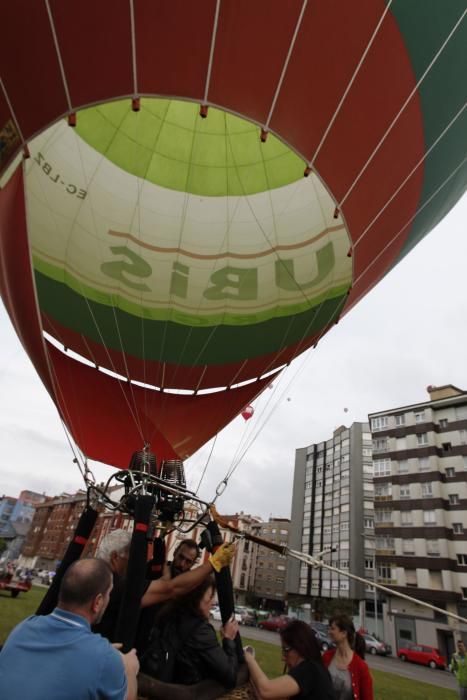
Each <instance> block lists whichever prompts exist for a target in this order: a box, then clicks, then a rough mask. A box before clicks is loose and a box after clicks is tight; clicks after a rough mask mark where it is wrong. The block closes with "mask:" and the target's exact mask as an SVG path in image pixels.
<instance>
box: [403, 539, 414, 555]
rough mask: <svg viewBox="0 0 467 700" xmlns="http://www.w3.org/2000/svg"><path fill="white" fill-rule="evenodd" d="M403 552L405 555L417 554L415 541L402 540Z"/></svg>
mask: <svg viewBox="0 0 467 700" xmlns="http://www.w3.org/2000/svg"><path fill="white" fill-rule="evenodd" d="M402 552H403V554H414V553H415V543H414V540H402Z"/></svg>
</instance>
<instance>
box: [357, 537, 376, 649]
mask: <svg viewBox="0 0 467 700" xmlns="http://www.w3.org/2000/svg"><path fill="white" fill-rule="evenodd" d="M360 534H361V536H362V537H363V550H364V551H363V557H364V558H365V540H373V542H374V547H373V582H374V583H376V542H375V539H376V537H375V535H367V533H366V532H362V533H360ZM373 592H374V606H375V637H377V636H378V589H377V588H376V586H373Z"/></svg>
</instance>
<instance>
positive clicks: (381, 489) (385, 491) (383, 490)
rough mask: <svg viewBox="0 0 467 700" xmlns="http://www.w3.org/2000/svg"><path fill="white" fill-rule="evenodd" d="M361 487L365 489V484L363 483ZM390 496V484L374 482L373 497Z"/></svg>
mask: <svg viewBox="0 0 467 700" xmlns="http://www.w3.org/2000/svg"><path fill="white" fill-rule="evenodd" d="M363 489H364V490H365V484H363ZM391 496H392V485H391V484H375V498H391Z"/></svg>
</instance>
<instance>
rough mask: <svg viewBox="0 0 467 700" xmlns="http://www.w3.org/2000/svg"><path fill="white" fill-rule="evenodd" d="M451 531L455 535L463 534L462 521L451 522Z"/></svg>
mask: <svg viewBox="0 0 467 700" xmlns="http://www.w3.org/2000/svg"><path fill="white" fill-rule="evenodd" d="M452 531H453V533H454V534H455V535H463V534H464V526H463V525H462V523H453V524H452Z"/></svg>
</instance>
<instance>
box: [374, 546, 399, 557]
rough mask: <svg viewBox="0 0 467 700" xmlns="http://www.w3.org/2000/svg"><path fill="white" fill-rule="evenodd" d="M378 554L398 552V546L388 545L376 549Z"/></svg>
mask: <svg viewBox="0 0 467 700" xmlns="http://www.w3.org/2000/svg"><path fill="white" fill-rule="evenodd" d="M375 553H376V556H378V554H380V555H381V556H385V555H390V554H395V553H396V548H395V547H386V548H384V549H378V548H377V549H376V550H375Z"/></svg>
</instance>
